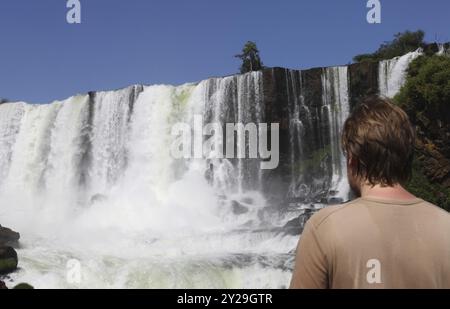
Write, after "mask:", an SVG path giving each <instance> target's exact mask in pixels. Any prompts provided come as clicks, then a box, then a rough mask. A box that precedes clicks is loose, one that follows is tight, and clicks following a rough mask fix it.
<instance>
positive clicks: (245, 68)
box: [235, 41, 263, 74]
mask: <svg viewBox="0 0 450 309" xmlns="http://www.w3.org/2000/svg"><path fill="white" fill-rule="evenodd" d="M235 57H236V58H239V59H241V60H242V64H241V68H240V71H241V73H242V74H244V73H247V72H252V71H259V70H261V69H262V68H263V63H262V61H261V58H260V56H259V50H258V47H257V46H256V43H255V42H252V41H248V42H247V43H246V44H245V45H244V48H243V49H242V53H241V54H239V55H236V56H235Z"/></svg>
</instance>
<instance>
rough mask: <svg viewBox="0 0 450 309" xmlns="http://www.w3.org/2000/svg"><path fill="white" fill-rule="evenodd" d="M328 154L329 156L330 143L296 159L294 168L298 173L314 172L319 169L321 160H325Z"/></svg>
mask: <svg viewBox="0 0 450 309" xmlns="http://www.w3.org/2000/svg"><path fill="white" fill-rule="evenodd" d="M329 156H331V146H330V145H328V146H325V147H323V148H320V149H318V150H316V151H314V152H313V153H311V155H310V156H308V157H307V158H305V159H303V160H300V161H298V162H297V163H296V164H295V167H294V169H295V170H296V171H297V172H298V173H299V174H305V173H311V172H314V171H316V170H317V169H320V166H321V164H322V162H323V161H325V160H326V159H327V158H328V157H329Z"/></svg>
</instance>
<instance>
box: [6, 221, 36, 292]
mask: <svg viewBox="0 0 450 309" xmlns="http://www.w3.org/2000/svg"><path fill="white" fill-rule="evenodd" d="M19 239H20V234H19V233H17V232H14V231H13V230H11V229H9V228H6V227H2V226H1V225H0V289H7V287H6V284H5V282H3V281H2V279H4V278H5V276H7V275H8V274H10V273H12V272H14V271H16V270H17V264H18V262H19V260H18V258H17V252H16V250H15V249H14V248H17V247H18V245H19ZM16 288H17V289H23V288H33V287H32V286H31V285H29V284H26V283H20V284H18V285H16V286H15V287H14V289H16Z"/></svg>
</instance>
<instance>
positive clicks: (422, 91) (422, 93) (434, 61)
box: [395, 56, 450, 125]
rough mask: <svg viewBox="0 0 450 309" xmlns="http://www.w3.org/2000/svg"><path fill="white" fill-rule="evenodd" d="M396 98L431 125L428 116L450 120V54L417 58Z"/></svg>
mask: <svg viewBox="0 0 450 309" xmlns="http://www.w3.org/2000/svg"><path fill="white" fill-rule="evenodd" d="M395 101H396V102H397V103H398V104H399V105H400V106H401V107H402V108H403V109H405V110H406V111H407V112H408V113H409V114H410V115H411V116H413V118H414V119H413V120H415V121H421V122H422V124H423V125H427V122H429V121H427V119H433V121H436V120H442V121H446V122H447V123H449V122H450V119H449V117H450V58H448V57H445V56H431V57H428V56H422V57H419V58H418V59H416V60H414V61H413V62H412V63H411V64H410V66H409V70H408V79H407V81H406V84H405V86H404V87H403V88H402V89H401V90H400V93H399V94H398V95H397V96H396V98H395Z"/></svg>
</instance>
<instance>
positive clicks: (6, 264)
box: [0, 247, 18, 274]
mask: <svg viewBox="0 0 450 309" xmlns="http://www.w3.org/2000/svg"><path fill="white" fill-rule="evenodd" d="M17 264H18V260H17V252H16V250H14V249H13V248H12V247H0V274H9V273H11V272H13V271H15V270H16V269H17Z"/></svg>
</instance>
